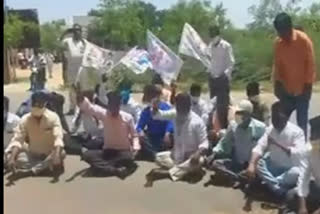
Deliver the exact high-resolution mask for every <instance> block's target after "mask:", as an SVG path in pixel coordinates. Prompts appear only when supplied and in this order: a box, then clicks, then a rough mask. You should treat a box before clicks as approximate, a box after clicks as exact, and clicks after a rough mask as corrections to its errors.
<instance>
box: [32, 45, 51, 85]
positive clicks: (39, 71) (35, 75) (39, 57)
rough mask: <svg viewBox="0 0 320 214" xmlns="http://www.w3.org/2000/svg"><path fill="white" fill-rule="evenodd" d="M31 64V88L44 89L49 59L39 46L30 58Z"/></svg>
mask: <svg viewBox="0 0 320 214" xmlns="http://www.w3.org/2000/svg"><path fill="white" fill-rule="evenodd" d="M29 63H30V64H31V76H30V85H31V86H30V89H29V90H31V91H37V90H43V89H44V88H45V82H46V81H47V79H46V69H45V67H46V64H47V61H46V59H45V57H44V56H43V54H42V51H41V50H40V49H38V48H35V49H34V54H33V55H32V56H31V58H30V59H29Z"/></svg>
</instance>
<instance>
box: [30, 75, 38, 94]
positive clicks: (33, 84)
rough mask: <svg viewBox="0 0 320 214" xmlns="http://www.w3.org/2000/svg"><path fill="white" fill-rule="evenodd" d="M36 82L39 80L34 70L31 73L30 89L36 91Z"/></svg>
mask: <svg viewBox="0 0 320 214" xmlns="http://www.w3.org/2000/svg"><path fill="white" fill-rule="evenodd" d="M36 82H37V73H36V72H32V73H31V75H30V90H31V91H34V90H35V89H36Z"/></svg>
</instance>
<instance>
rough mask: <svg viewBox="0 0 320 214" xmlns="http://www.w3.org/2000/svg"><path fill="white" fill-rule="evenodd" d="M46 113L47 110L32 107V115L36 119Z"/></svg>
mask: <svg viewBox="0 0 320 214" xmlns="http://www.w3.org/2000/svg"><path fill="white" fill-rule="evenodd" d="M44 111H45V108H39V107H32V108H31V115H32V116H34V117H41V116H42V115H43V113H44Z"/></svg>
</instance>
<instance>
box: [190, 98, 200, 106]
mask: <svg viewBox="0 0 320 214" xmlns="http://www.w3.org/2000/svg"><path fill="white" fill-rule="evenodd" d="M199 100H200V97H191V101H192V103H193V104H198V103H199Z"/></svg>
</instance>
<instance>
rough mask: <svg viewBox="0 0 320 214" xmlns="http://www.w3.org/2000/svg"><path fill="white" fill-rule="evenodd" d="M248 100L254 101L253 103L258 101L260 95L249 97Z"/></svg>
mask: <svg viewBox="0 0 320 214" xmlns="http://www.w3.org/2000/svg"><path fill="white" fill-rule="evenodd" d="M249 100H250V101H251V102H254V103H259V102H260V96H259V95H256V96H252V97H249Z"/></svg>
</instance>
